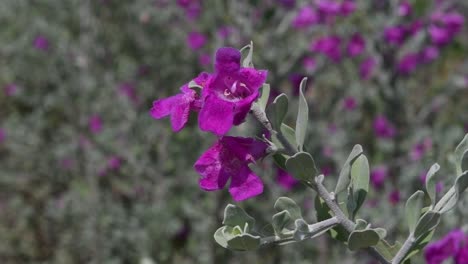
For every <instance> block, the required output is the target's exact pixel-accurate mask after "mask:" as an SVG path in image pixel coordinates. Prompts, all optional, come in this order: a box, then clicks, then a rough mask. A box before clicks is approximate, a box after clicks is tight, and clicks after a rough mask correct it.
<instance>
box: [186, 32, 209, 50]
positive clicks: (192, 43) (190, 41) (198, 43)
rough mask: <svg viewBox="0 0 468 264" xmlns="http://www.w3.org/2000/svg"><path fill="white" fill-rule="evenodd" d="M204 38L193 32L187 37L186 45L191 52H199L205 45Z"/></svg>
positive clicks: (200, 34)
mask: <svg viewBox="0 0 468 264" xmlns="http://www.w3.org/2000/svg"><path fill="white" fill-rule="evenodd" d="M206 41H207V39H206V36H205V35H203V34H202V33H200V32H197V31H193V32H190V33H189V34H188V35H187V45H188V46H189V47H190V48H191V49H192V50H193V51H196V50H199V49H201V48H202V47H203V46H205V44H206Z"/></svg>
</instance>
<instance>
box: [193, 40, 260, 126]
mask: <svg viewBox="0 0 468 264" xmlns="http://www.w3.org/2000/svg"><path fill="white" fill-rule="evenodd" d="M240 59H241V54H240V51H239V50H237V49H234V48H229V47H224V48H220V49H218V51H217V52H216V59H215V73H214V74H213V75H212V76H211V78H210V79H209V80H208V82H207V85H206V87H205V89H203V90H202V95H203V108H202V109H201V110H200V115H199V118H198V124H199V126H200V129H201V130H203V131H210V132H212V133H214V134H216V135H224V134H226V133H227V132H228V131H229V130H230V129H231V127H232V126H233V125H239V124H241V123H243V122H244V120H245V117H246V116H247V114H248V112H249V111H250V108H251V106H252V103H253V102H254V101H255V100H256V99H257V98H258V96H259V89H260V87H261V86H262V85H263V83H265V81H266V78H267V71H265V70H257V69H254V68H244V67H241V65H240Z"/></svg>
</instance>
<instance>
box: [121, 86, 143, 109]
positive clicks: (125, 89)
mask: <svg viewBox="0 0 468 264" xmlns="http://www.w3.org/2000/svg"><path fill="white" fill-rule="evenodd" d="M118 91H119V93H120V94H121V95H123V96H126V97H127V98H128V99H130V100H131V101H132V102H133V103H134V104H137V103H138V102H139V99H138V96H137V94H136V90H135V85H134V84H133V83H130V82H124V83H121V84H120V85H119V87H118Z"/></svg>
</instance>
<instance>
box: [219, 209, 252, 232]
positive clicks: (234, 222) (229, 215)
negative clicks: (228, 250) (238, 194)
mask: <svg viewBox="0 0 468 264" xmlns="http://www.w3.org/2000/svg"><path fill="white" fill-rule="evenodd" d="M246 223H247V224H248V225H249V227H253V225H254V224H255V219H253V218H252V217H251V216H250V215H248V214H247V213H246V212H245V211H244V210H243V209H242V208H240V207H238V206H236V205H233V204H228V205H227V206H226V209H224V220H223V224H224V225H226V226H231V227H235V226H240V227H242V228H244V226H245V224H246Z"/></svg>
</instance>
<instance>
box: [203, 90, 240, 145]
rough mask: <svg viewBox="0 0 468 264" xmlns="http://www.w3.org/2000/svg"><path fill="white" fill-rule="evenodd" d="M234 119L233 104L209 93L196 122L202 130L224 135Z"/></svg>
mask: <svg viewBox="0 0 468 264" xmlns="http://www.w3.org/2000/svg"><path fill="white" fill-rule="evenodd" d="M233 119H234V104H233V103H232V102H228V101H224V100H222V99H220V98H218V97H217V96H216V94H214V93H211V94H209V95H208V96H207V97H206V99H205V103H204V105H203V107H202V109H201V111H200V115H199V116H198V124H199V126H200V129H201V130H203V131H210V132H213V133H214V134H216V135H220V136H221V135H224V134H226V133H227V132H228V131H229V129H231V127H232V123H233Z"/></svg>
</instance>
